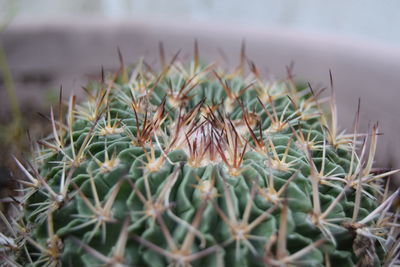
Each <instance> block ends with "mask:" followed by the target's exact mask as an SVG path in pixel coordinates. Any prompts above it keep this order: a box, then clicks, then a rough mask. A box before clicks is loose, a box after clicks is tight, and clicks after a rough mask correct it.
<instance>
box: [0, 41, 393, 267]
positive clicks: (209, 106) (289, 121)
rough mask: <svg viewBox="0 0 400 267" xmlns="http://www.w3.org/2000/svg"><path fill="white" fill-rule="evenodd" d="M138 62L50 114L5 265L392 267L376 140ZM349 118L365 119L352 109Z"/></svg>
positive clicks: (313, 98) (213, 67)
mask: <svg viewBox="0 0 400 267" xmlns="http://www.w3.org/2000/svg"><path fill="white" fill-rule="evenodd" d="M194 54H195V56H194V60H193V61H192V62H190V63H189V64H188V65H186V64H185V63H181V62H179V60H178V58H179V57H178V54H176V55H175V56H174V57H173V58H172V59H171V60H170V62H169V63H166V62H167V61H166V59H165V56H164V52H163V49H161V63H162V64H161V65H162V66H161V71H160V72H155V71H153V70H152V69H151V68H150V67H149V66H148V65H147V64H146V63H145V62H144V61H140V62H139V63H137V64H136V65H135V66H134V67H133V69H132V71H129V72H128V70H127V69H126V68H125V67H124V64H123V61H122V57H121V68H120V70H119V72H117V73H116V74H115V75H113V76H110V77H108V78H104V76H103V79H102V80H101V81H100V82H98V83H92V84H91V86H89V87H87V88H85V90H86V92H87V94H88V97H87V101H85V102H82V103H80V104H77V103H76V100H75V97H74V96H71V97H70V99H69V101H68V109H67V111H66V112H64V113H65V114H63V112H62V110H63V109H62V108H60V109H59V112H58V114H57V118H58V120H56V118H55V117H56V115H55V114H54V112H53V110H51V112H50V118H49V119H50V121H51V124H52V128H53V134H52V135H51V136H50V137H48V138H45V139H43V140H40V141H39V142H38V144H39V148H38V150H37V151H36V153H35V155H34V156H33V157H32V160H31V161H30V162H28V161H25V160H24V161H23V160H22V159H15V161H16V162H17V164H18V165H19V167H20V168H21V170H22V171H23V172H24V173H25V175H26V177H25V178H24V179H21V180H20V183H21V194H20V195H19V196H18V197H16V199H15V205H14V206H13V208H14V209H15V211H17V212H16V214H18V215H17V216H14V217H12V218H8V219H6V216H5V215H3V214H1V219H2V220H3V221H4V223H5V224H6V225H7V226H8V232H6V233H2V234H1V236H0V241H1V251H2V253H3V255H2V256H1V257H2V258H3V259H4V262H5V264H6V265H7V264H9V265H14V266H19V265H34V266H59V265H65V266H95V265H103V264H104V265H107V266H354V265H358V266H381V265H383V266H391V265H392V264H395V263H396V262H397V263H398V261H397V260H396V257H397V256H398V253H399V246H400V245H399V239H398V238H397V237H398V235H399V228H398V223H397V220H398V215H399V208H398V207H397V209H395V208H393V207H392V203H393V202H394V201H395V200H396V198H398V195H399V191H396V192H395V193H394V194H391V195H390V194H389V193H388V186H387V184H388V183H387V181H386V180H387V179H385V177H388V176H390V175H392V174H394V173H396V172H398V170H394V171H387V170H386V171H382V170H381V169H376V168H373V166H372V163H373V161H374V155H375V148H376V143H377V137H378V135H379V133H378V127H377V125H375V126H374V127H373V128H372V131H371V133H368V134H361V133H359V132H358V113H359V111H357V114H356V118H355V123H354V129H353V130H352V133H351V134H345V133H344V132H339V131H338V130H339V129H338V126H337V119H336V106H335V100H334V98H333V97H328V98H321V97H319V96H320V94H321V92H322V90H320V91H316V90H313V89H312V88H311V86H305V87H299V86H296V85H295V83H294V82H293V79H292V78H291V77H292V76H291V75H290V74H291V73H290V72H291V71H290V69H289V70H288V74H289V75H288V78H287V79H285V80H278V81H272V80H263V79H262V78H261V77H260V75H259V73H258V71H257V68H256V67H255V65H254V64H253V63H251V62H250V61H249V62H250V63H249V68H248V69H249V71H248V70H247V68H245V64H244V62H246V58H245V55H244V53H243V52H242V57H241V62H242V63H241V64H240V66H239V67H238V68H237V69H235V70H234V71H233V72H225V71H224V70H223V69H222V68H221V67H220V66H218V65H217V64H210V65H207V66H205V65H203V64H201V63H200V62H199V56H198V49H197V44H196V45H195V53H194ZM358 110H359V108H358Z"/></svg>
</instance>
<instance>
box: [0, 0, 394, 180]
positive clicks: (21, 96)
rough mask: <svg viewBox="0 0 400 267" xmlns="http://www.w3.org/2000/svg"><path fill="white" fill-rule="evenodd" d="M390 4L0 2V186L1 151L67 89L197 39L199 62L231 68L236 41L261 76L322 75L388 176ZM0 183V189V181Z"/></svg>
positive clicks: (1, 176) (19, 145) (19, 147)
mask: <svg viewBox="0 0 400 267" xmlns="http://www.w3.org/2000/svg"><path fill="white" fill-rule="evenodd" d="M399 10H400V1H398V0H386V1H376V0H337V1H319V0H303V1H300V0H279V1H278V0H275V1H272V0H253V1H239V0H187V1H183V0H168V1H167V0H146V1H145V0H142V1H139V0H86V1H83V0H68V1H67V0H65V1H61V0H59V1H54V0H35V1H32V0H0V69H1V70H0V71H1V72H0V126H1V128H0V133H1V134H0V149H1V150H2V151H3V152H4V151H6V152H4V153H2V156H1V158H0V162H1V163H0V182H1V183H2V184H3V185H4V184H5V183H6V182H7V181H8V178H9V177H10V167H9V165H10V164H12V163H10V161H9V159H10V157H9V154H10V153H12V154H16V155H18V154H19V153H20V151H24V150H25V149H26V147H27V143H26V134H25V129H26V128H29V130H30V133H31V135H33V136H34V138H39V137H42V136H43V135H46V131H45V130H44V129H45V126H44V125H48V124H47V122H46V121H45V120H44V119H43V118H41V117H40V116H39V115H37V113H38V112H41V113H44V114H47V113H48V110H49V106H50V105H51V104H52V103H54V102H55V101H57V98H58V92H59V87H60V85H62V86H63V91H64V96H67V95H68V94H69V93H70V92H72V91H73V92H75V93H78V94H79V92H80V90H79V88H80V87H81V86H83V85H85V83H86V81H87V80H88V79H89V78H94V77H99V74H100V70H101V67H102V66H103V67H104V68H105V70H107V71H112V70H114V69H116V68H117V66H118V57H117V47H119V48H120V50H121V52H122V54H123V56H124V58H125V62H128V63H133V62H134V61H135V60H137V59H138V58H140V57H142V56H144V57H145V58H146V60H147V61H148V62H150V63H151V64H156V60H157V58H158V43H159V42H160V41H162V42H163V43H164V46H165V48H166V50H167V51H168V53H167V54H168V55H172V54H174V53H175V52H176V51H177V50H178V49H181V48H182V49H183V51H185V53H184V54H183V56H182V57H189V56H191V53H192V47H193V41H194V39H195V38H196V39H198V41H199V45H200V51H201V56H202V58H204V59H205V60H219V61H222V62H223V63H224V64H226V65H229V66H236V64H237V63H238V61H239V51H240V46H241V42H242V40H245V43H246V51H247V56H248V58H249V59H251V60H254V61H255V63H256V64H257V65H258V67H259V69H260V70H261V72H262V74H263V75H265V76H267V75H272V74H273V75H275V76H276V77H277V78H279V77H283V76H285V74H286V70H285V67H286V66H287V65H289V64H291V62H294V64H295V65H294V66H295V69H294V72H295V74H296V78H297V79H298V80H302V81H310V82H311V83H312V84H325V85H328V84H329V70H332V73H333V78H334V83H335V90H336V95H337V102H338V105H339V119H340V125H342V126H343V128H347V129H351V125H352V121H353V118H354V114H355V112H356V106H357V101H358V98H361V103H362V106H361V126H362V128H363V129H364V130H367V128H368V127H369V126H371V125H372V124H373V123H375V122H376V121H379V123H380V124H379V125H380V130H381V132H383V133H384V135H382V136H381V137H380V140H379V142H380V143H379V144H378V157H377V165H379V166H381V167H388V168H400V137H399V133H400V123H399V121H398V117H399V116H400V106H399V101H400V75H399V73H400V16H398V11H399ZM0 186H1V184H0Z"/></svg>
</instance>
